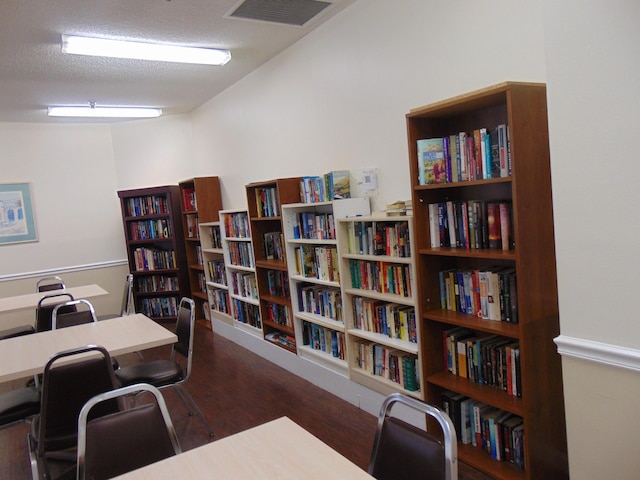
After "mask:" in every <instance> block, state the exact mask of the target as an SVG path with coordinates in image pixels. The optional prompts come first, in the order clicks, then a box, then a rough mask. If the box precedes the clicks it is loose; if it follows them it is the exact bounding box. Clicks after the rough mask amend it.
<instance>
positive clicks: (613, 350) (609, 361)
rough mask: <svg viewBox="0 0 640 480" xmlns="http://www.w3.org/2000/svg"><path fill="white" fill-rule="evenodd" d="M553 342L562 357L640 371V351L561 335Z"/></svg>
mask: <svg viewBox="0 0 640 480" xmlns="http://www.w3.org/2000/svg"><path fill="white" fill-rule="evenodd" d="M553 341H554V342H555V343H556V345H558V353H559V354H560V355H563V356H567V357H574V358H580V359H582V360H588V361H590V362H595V363H601V364H604V365H609V366H611V367H616V368H624V369H626V370H633V371H636V372H638V371H640V350H636V349H634V348H628V347H621V346H619V345H611V344H608V343H601V342H595V341H593V340H585V339H583V338H576V337H569V336H567V335H560V336H558V337H556V338H555V339H554V340H553Z"/></svg>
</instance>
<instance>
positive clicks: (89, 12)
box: [0, 0, 355, 123]
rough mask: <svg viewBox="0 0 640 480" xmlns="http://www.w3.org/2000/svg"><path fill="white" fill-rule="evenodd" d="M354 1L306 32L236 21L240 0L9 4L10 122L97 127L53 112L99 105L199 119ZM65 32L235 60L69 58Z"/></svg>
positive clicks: (4, 3)
mask: <svg viewBox="0 0 640 480" xmlns="http://www.w3.org/2000/svg"><path fill="white" fill-rule="evenodd" d="M291 1H293V3H299V4H301V5H304V4H305V3H317V2H313V1H311V0H291ZM354 1H355V0H328V2H329V3H330V5H329V6H328V7H327V8H324V9H322V10H321V11H320V12H319V13H318V14H317V15H316V16H314V17H313V18H312V19H311V20H309V21H308V22H307V23H305V24H304V25H302V26H296V25H289V24H285V23H274V22H265V21H256V20H248V19H243V18H233V17H231V16H230V14H231V13H232V12H234V11H235V10H236V9H237V8H238V7H240V6H241V4H242V3H243V1H238V0H0V122H51V123H69V122H70V121H73V122H79V121H80V122H87V121H89V120H68V119H50V118H48V117H47V116H46V108H47V107H48V106H50V105H85V104H88V103H89V102H90V101H94V102H96V104H97V105H127V106H128V105H132V106H134V105H135V106H152V107H160V108H162V109H163V110H164V114H165V115H167V114H177V113H187V112H190V111H192V110H193V109H194V108H196V107H198V106H199V105H201V104H203V103H204V102H206V101H207V100H209V99H210V98H212V97H214V96H215V95H217V94H218V93H220V92H221V91H223V90H224V89H225V88H227V87H228V86H230V85H232V84H233V83H234V82H236V81H238V80H239V79H241V78H242V77H243V76H245V75H247V74H248V73H250V72H251V71H252V70H254V69H256V68H257V67H259V66H260V65H262V64H263V63H264V62H266V61H267V60H269V59H270V58H272V57H273V56H275V55H277V54H278V53H279V52H281V51H283V50H284V49H286V48H287V47H288V46H290V45H291V44H293V43H295V42H296V41H297V40H299V39H300V38H302V37H303V36H305V35H306V34H307V33H309V32H310V31H311V30H313V29H314V28H316V27H318V26H319V25H320V24H322V23H323V22H324V21H326V20H327V19H329V18H330V17H331V16H333V15H335V14H336V13H338V12H339V11H340V10H342V9H343V8H345V7H346V6H348V5H349V4H351V3H353V2H354ZM253 3H255V2H253ZM266 3H272V4H274V5H277V4H278V3H280V4H287V3H289V1H288V0H277V1H276V0H270V1H268V2H266ZM306 7H309V5H306ZM63 33H66V34H79V35H92V36H102V37H105V36H106V37H110V38H118V39H124V40H145V41H153V42H157V43H164V42H167V43H169V42H174V43H179V44H185V45H190V46H197V47H216V48H225V49H229V50H230V51H231V54H232V59H231V62H229V63H228V64H227V65H225V66H223V67H212V66H202V65H186V64H177V63H163V62H150V61H140V60H121V59H110V58H97V57H87V56H78V55H65V54H63V53H62V52H61V50H60V36H61V34H63ZM112 121H113V120H112ZM91 122H95V120H91Z"/></svg>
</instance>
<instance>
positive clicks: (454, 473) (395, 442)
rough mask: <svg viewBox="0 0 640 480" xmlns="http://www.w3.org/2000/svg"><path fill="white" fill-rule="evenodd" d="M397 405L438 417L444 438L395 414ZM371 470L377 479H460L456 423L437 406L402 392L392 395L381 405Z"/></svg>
mask: <svg viewBox="0 0 640 480" xmlns="http://www.w3.org/2000/svg"><path fill="white" fill-rule="evenodd" d="M396 404H402V405H406V406H407V407H409V408H412V409H414V410H417V411H418V412H422V413H424V414H426V415H428V416H429V417H431V418H433V419H435V420H436V421H437V422H438V424H439V425H440V428H441V429H442V435H443V440H440V438H439V437H437V436H435V435H432V434H430V433H429V432H427V431H425V430H422V429H420V428H418V427H415V426H414V425H411V424H409V423H407V422H404V421H403V420H400V419H399V418H397V417H392V416H391V415H390V411H391V407H393V406H394V405H396ZM368 472H369V474H370V475H372V476H373V477H375V478H376V479H378V480H409V479H424V478H429V479H437V480H440V479H443V480H457V478H458V445H457V437H456V431H455V428H454V426H453V422H452V421H451V419H450V418H449V416H448V415H447V414H446V413H445V412H444V411H442V410H440V409H439V408H437V407H434V406H432V405H428V404H426V403H424V402H421V401H419V400H417V399H415V398H413V397H408V396H406V395H403V394H401V393H393V394H391V395H389V396H388V397H387V398H386V399H385V401H384V402H383V404H382V407H381V408H380V414H379V416H378V426H377V429H376V435H375V438H374V442H373V449H372V451H371V460H370V462H369V470H368Z"/></svg>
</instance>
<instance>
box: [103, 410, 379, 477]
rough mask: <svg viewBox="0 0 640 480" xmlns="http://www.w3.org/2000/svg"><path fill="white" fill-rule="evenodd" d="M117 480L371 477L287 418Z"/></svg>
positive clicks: (170, 458)
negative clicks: (150, 479) (151, 479)
mask: <svg viewBox="0 0 640 480" xmlns="http://www.w3.org/2000/svg"><path fill="white" fill-rule="evenodd" d="M116 478H117V479H118V480H142V479H145V480H146V479H149V478H153V479H154V480H163V479H167V480H168V479H172V480H173V479H175V478H188V479H189V480H200V479H203V480H204V479H207V480H209V479H211V478H224V479H242V480H287V479H291V480H294V479H295V480H300V479H305V480H316V479H317V480H327V479H336V480H337V479H349V480H358V479H362V480H366V479H368V480H371V479H372V478H373V477H372V476H370V475H369V474H368V473H367V472H365V471H364V470H362V469H361V468H360V467H358V466H357V465H355V464H354V463H352V462H351V461H349V460H347V459H346V458H345V457H343V456H342V455H340V454H339V453H338V452H336V451H335V450H333V449H332V448H331V447H329V446H328V445H327V444H325V443H323V442H322V441H320V440H319V439H318V438H316V437H314V436H313V435H312V434H311V433H309V432H307V431H306V430H305V429H304V428H302V427H300V426H299V425H297V424H296V423H294V422H293V421H292V420H290V419H289V418H287V417H282V418H279V419H277V420H273V421H271V422H268V423H265V424H262V425H259V426H257V427H254V428H250V429H249V430H245V431H243V432H240V433H237V434H235V435H231V436H229V437H225V438H222V439H220V440H216V441H214V442H211V443H208V444H206V445H203V446H202V447H198V448H195V449H193V450H189V451H187V452H184V453H182V454H180V455H176V456H174V457H169V458H167V459H165V460H162V461H160V462H157V463H153V464H151V465H147V466H146V467H142V468H140V469H138V470H134V471H133V472H129V473H126V474H124V475H121V476H119V477H116Z"/></svg>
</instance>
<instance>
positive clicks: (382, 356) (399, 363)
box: [354, 343, 420, 392]
mask: <svg viewBox="0 0 640 480" xmlns="http://www.w3.org/2000/svg"><path fill="white" fill-rule="evenodd" d="M356 350H357V352H356V358H355V359H354V362H355V366H356V367H358V368H361V369H362V370H365V371H366V372H367V373H369V374H370V375H375V376H378V377H382V378H385V379H387V380H390V381H392V382H394V383H397V384H399V385H400V387H401V388H403V389H405V390H408V391H410V392H416V391H419V390H420V380H419V375H420V369H419V366H418V357H417V356H415V355H411V354H409V353H406V352H403V351H401V350H396V349H393V348H389V347H386V346H384V345H378V344H376V343H371V344H369V343H358V344H357V349H356Z"/></svg>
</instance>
